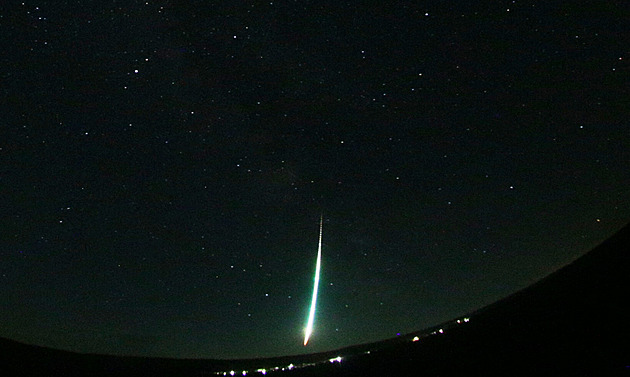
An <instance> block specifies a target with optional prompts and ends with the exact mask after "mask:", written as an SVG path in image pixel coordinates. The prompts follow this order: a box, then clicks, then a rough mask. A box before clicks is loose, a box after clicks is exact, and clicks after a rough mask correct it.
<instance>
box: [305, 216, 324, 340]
mask: <svg viewBox="0 0 630 377" xmlns="http://www.w3.org/2000/svg"><path fill="white" fill-rule="evenodd" d="M323 227H324V215H323V214H322V215H320V217H319V247H318V249H317V265H316V266H315V278H314V279H313V281H314V283H313V298H312V299H311V310H309V312H308V322H307V323H306V329H305V330H304V345H305V346H306V343H308V338H310V336H311V334H312V333H313V322H314V321H315V304H316V303H317V287H318V286H319V270H320V268H321V267H322V229H323Z"/></svg>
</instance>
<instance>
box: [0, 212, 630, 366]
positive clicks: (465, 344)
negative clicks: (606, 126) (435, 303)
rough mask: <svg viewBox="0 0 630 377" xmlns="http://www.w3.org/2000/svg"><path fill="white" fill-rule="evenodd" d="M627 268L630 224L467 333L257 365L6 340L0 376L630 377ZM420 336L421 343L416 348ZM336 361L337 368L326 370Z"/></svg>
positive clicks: (0, 344)
mask: <svg viewBox="0 0 630 377" xmlns="http://www.w3.org/2000/svg"><path fill="white" fill-rule="evenodd" d="M629 267H630V224H628V225H626V226H625V227H624V228H622V229H621V230H619V231H618V232H617V233H615V234H614V235H613V236H612V237H610V238H609V239H608V240H606V241H604V242H603V243H602V244H600V245H599V246H597V247H596V248H595V249H593V250H592V251H590V252H588V253H587V254H585V255H584V256H582V257H581V258H578V259H577V260H576V261H574V262H573V263H571V264H569V265H567V266H566V267H564V268H562V269H560V270H558V271H556V272H555V273H553V274H551V275H549V276H548V277H546V278H544V279H542V280H541V281H539V282H537V283H536V284H534V285H532V286H530V287H528V288H526V289H523V290H521V291H519V292H517V293H515V294H513V295H511V296H509V297H507V298H505V299H503V300H500V301H498V302H496V303H494V304H492V305H490V306H488V307H485V308H483V309H481V310H478V311H476V312H474V313H470V314H469V315H468V316H467V317H469V318H470V321H469V322H465V323H464V321H463V320H460V322H461V323H459V324H458V323H457V321H456V320H457V319H454V320H453V321H450V322H448V323H445V324H443V325H441V326H436V327H434V328H431V329H425V330H423V331H419V332H418V333H414V334H407V335H405V336H401V337H397V338H395V339H390V340H386V341H383V342H378V343H373V344H364V345H358V346H354V347H348V348H344V349H341V350H335V351H331V352H326V353H321V354H313V355H300V356H287V357H278V358H272V359H258V360H178V359H165V358H141V357H120V356H106V355H91V354H79V353H73V352H67V351H62V350H55V349H50V348H45V347H38V346H33V345H26V344H22V343H19V342H15V341H12V340H8V339H0V375H2V376H79V375H80V376H212V375H216V373H217V372H219V373H220V375H222V371H230V370H235V371H238V373H240V375H242V371H243V370H248V371H249V372H248V375H258V376H260V375H262V374H261V373H257V372H255V370H256V369H257V368H262V367H265V368H269V369H270V368H272V367H273V366H274V365H282V366H287V365H289V364H293V365H296V366H305V365H309V366H305V367H299V368H298V367H296V368H292V369H288V368H287V369H286V370H284V371H281V370H278V371H274V372H271V371H269V372H268V373H267V375H291V376H362V377H367V376H421V375H424V376H451V375H460V376H463V375H469V376H470V375H473V376H480V375H484V376H488V375H505V376H540V375H554V376H558V375H561V376H608V375H624V376H630V331H629V330H630V326H629V323H630V317H629V316H628V314H630V313H629V312H630V310H628V308H627V307H628V301H629V299H630V295H629V294H628V293H629V287H630V284H629V282H630V281H629V280H630V279H629V278H628V277H629V276H630V269H629ZM440 329H443V333H441V332H440ZM431 333H435V334H434V335H431ZM414 336H418V338H419V341H415V342H414V341H411V339H413V338H414ZM337 355H341V356H343V361H342V362H341V363H338V362H336V363H331V362H320V361H322V360H328V358H333V357H335V356H337ZM228 375H229V374H228ZM235 375H238V374H236V372H235Z"/></svg>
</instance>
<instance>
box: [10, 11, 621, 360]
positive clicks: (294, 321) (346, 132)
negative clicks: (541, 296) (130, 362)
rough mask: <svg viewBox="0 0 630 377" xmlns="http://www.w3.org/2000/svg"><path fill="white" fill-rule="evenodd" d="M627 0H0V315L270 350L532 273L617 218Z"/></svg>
mask: <svg viewBox="0 0 630 377" xmlns="http://www.w3.org/2000/svg"><path fill="white" fill-rule="evenodd" d="M623 3H624V2H621V1H619V2H616V1H600V2H596V1H580V2H561V1H553V0H552V1H531V0H530V1H486V2H480V1H430V2H428V1H426V2H423V1H414V2H405V1H384V2H371V5H362V4H359V3H356V4H355V2H342V1H272V2H271V1H270V2H264V3H263V2H251V1H238V0H230V1H182V2H178V1H159V0H158V1H148V2H144V1H78V0H69V1H45V0H42V1H35V0H34V1H30V0H29V1H25V2H13V1H8V2H3V5H0V47H1V48H2V53H1V54H0V198H1V201H0V336H1V337H5V338H10V339H14V340H19V341H24V342H28V343H34V344H38V345H46V346H51V347H58V348H63V349H68V350H73V351H80V352H98V353H108V354H125V355H143V356H168V357H185V358H199V357H203V358H246V357H265V356H281V355H288V354H298V353H309V352H316V351H323V350H330V349H334V348H339V347H342V346H348V345H353V344H357V343H363V342H369V341H377V340H382V339H386V338H391V337H395V336H396V334H397V333H401V334H404V333H407V332H411V331H414V330H420V329H423V328H426V327H428V326H432V325H436V324H438V323H440V322H442V321H445V320H449V319H452V318H455V317H456V316H460V315H464V314H466V313H468V312H469V311H471V310H474V309H478V308H480V307H482V306H485V305H487V304H489V303H492V302H494V301H496V300H497V299H499V298H501V297H504V296H506V295H508V294H510V293H512V292H515V291H516V290H518V289H521V288H523V287H526V286H528V285H530V284H532V283H533V282H535V281H537V280H538V279H540V278H542V277H544V276H546V275H547V274H549V273H551V272H552V271H555V270H556V269H558V268H560V267H562V266H564V265H566V264H567V263H569V262H570V261H572V260H574V259H575V258H577V257H579V256H580V255H582V254H583V253H585V252H587V251H588V250H589V249H590V248H592V247H593V246H595V245H597V244H598V243H599V242H601V241H602V240H604V239H605V238H606V237H608V236H609V235H611V234H612V233H613V232H614V231H615V230H617V229H618V228H620V227H621V226H623V225H624V224H625V223H626V222H627V221H628V220H629V219H630V208H629V206H628V204H629V200H628V198H630V169H629V164H630V121H629V115H630V66H629V64H628V62H629V61H630V48H629V44H628V43H627V42H628V40H629V39H628V38H629V36H630V27H629V26H628V25H629V24H628V19H629V16H630V13H629V12H628V8H627V5H622V4H623ZM321 214H323V219H324V222H323V249H322V253H323V260H322V272H321V274H322V276H321V283H320V287H319V288H320V289H319V301H318V306H317V314H316V319H315V329H314V333H313V335H312V337H311V340H310V342H309V344H308V346H307V347H304V346H303V345H302V344H303V336H304V333H303V329H304V327H305V325H306V319H307V314H308V310H309V304H310V299H311V294H312V289H313V273H314V269H315V260H316V256H317V242H318V236H319V220H320V215H321Z"/></svg>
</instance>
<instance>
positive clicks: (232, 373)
mask: <svg viewBox="0 0 630 377" xmlns="http://www.w3.org/2000/svg"><path fill="white" fill-rule="evenodd" d="M468 322H470V318H468V317H464V318H461V319H458V320H456V321H455V323H457V324H462V323H468ZM436 334H444V329H443V328H441V329H437V330H435V331H433V332H431V335H436ZM411 341H412V342H418V341H420V337H419V336H414V337H413V338H412V339H411ZM369 353H370V351H366V352H365V354H369ZM342 360H343V358H342V357H341V356H337V357H333V358H332V359H328V362H329V363H331V364H334V363H341V361H342ZM324 362H326V361H320V362H319V363H304V364H299V365H293V364H289V365H287V366H285V367H273V368H269V369H265V368H259V369H256V370H254V371H252V373H259V374H262V375H266V374H267V372H275V371H286V370H292V369H296V368H304V367H309V366H314V365H317V364H321V363H324ZM249 373H250V372H249V371H247V370H243V371H239V372H237V371H234V370H231V371H229V372H216V373H215V374H216V375H223V376H228V375H229V376H237V375H238V376H247V375H248V374H249Z"/></svg>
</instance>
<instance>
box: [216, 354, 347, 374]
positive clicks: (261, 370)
mask: <svg viewBox="0 0 630 377" xmlns="http://www.w3.org/2000/svg"><path fill="white" fill-rule="evenodd" d="M342 360H343V358H342V357H341V356H337V357H333V358H332V359H328V360H327V361H328V362H330V363H331V364H332V363H341V361H342ZM324 362H326V361H320V362H319V363H304V364H299V365H294V364H289V365H287V366H285V367H273V368H269V369H265V368H259V369H256V370H254V371H252V372H251V373H259V374H262V375H266V374H267V372H275V371H286V370H292V369H297V368H304V367H309V366H314V365H317V364H321V363H324ZM249 373H250V371H247V370H243V371H235V370H231V371H229V372H215V373H214V374H216V375H222V376H247V375H248V374H249Z"/></svg>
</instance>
